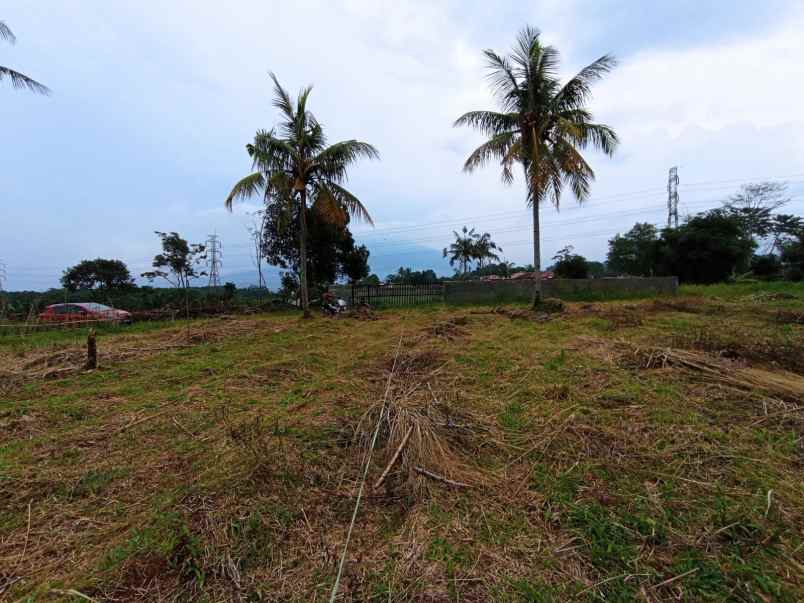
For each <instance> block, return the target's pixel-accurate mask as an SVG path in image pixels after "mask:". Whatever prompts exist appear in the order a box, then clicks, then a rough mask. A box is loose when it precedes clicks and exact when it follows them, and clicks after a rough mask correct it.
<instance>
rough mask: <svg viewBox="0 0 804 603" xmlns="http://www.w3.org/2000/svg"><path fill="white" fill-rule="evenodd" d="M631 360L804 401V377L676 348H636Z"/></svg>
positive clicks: (648, 366)
mask: <svg viewBox="0 0 804 603" xmlns="http://www.w3.org/2000/svg"><path fill="white" fill-rule="evenodd" d="M631 357H632V358H633V359H634V360H635V361H636V362H637V363H638V366H640V367H642V368H666V367H677V368H684V369H689V370H692V371H695V372H696V373H698V374H700V375H701V376H703V377H705V378H706V379H707V380H709V381H712V382H715V383H720V384H722V385H725V386H727V387H733V388H735V389H739V390H743V391H747V392H752V393H761V394H765V395H769V396H777V397H780V398H784V399H791V400H794V401H800V400H802V399H804V377H801V376H800V375H796V374H795V373H789V372H786V371H766V370H763V369H758V368H752V367H746V366H740V365H738V364H736V363H734V362H732V361H729V360H727V359H723V358H718V357H714V356H711V355H709V354H706V353H703V352H696V351H692V350H680V349H675V348H657V347H636V348H633V349H632V351H631Z"/></svg>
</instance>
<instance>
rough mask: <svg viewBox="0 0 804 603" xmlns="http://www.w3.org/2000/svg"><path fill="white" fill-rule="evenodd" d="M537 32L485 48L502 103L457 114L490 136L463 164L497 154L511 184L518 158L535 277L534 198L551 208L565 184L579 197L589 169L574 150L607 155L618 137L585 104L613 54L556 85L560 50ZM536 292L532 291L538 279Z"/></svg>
mask: <svg viewBox="0 0 804 603" xmlns="http://www.w3.org/2000/svg"><path fill="white" fill-rule="evenodd" d="M539 35H540V34H539V31H538V30H537V29H534V28H532V27H526V28H525V29H523V30H522V31H521V32H520V33H519V36H518V38H517V42H516V44H515V45H514V48H513V50H512V52H511V54H510V55H508V56H505V57H503V56H500V55H498V54H497V53H495V52H494V51H492V50H486V51H485V55H486V59H487V61H488V68H489V70H490V71H489V80H490V82H491V88H492V90H493V92H494V94H495V96H496V97H497V99H498V101H499V105H500V109H501V110H500V111H470V112H469V113H465V114H464V115H462V116H461V117H459V118H458V119H457V121H456V122H455V125H456V126H470V127H472V128H475V129H477V130H479V131H480V132H482V133H483V134H484V135H485V136H487V137H488V140H487V141H486V142H484V143H483V144H482V145H480V146H479V147H478V148H477V149H475V150H474V151H473V152H472V154H471V155H469V158H468V159H467V160H466V163H465V164H464V170H465V171H466V172H472V171H473V170H475V169H477V168H479V167H482V166H484V165H485V164H486V163H487V162H489V161H490V160H496V161H499V162H500V166H501V167H502V179H503V182H504V183H505V184H510V183H511V182H512V181H513V179H514V170H515V168H516V167H517V166H521V168H522V170H523V172H524V175H525V180H526V182H527V190H528V194H527V203H528V205H529V206H531V207H532V208H533V265H534V267H535V269H536V275H537V279H538V275H539V274H540V269H541V258H540V255H541V252H540V246H539V205H540V204H541V203H542V201H544V200H545V199H547V200H548V201H550V202H551V203H552V204H553V205H554V206H555V207H556V209H557V208H558V205H559V201H560V199H561V192H562V190H563V188H564V186H565V185H566V186H569V188H570V190H572V193H573V195H574V196H575V198H576V199H577V200H578V201H579V202H582V201H584V200H585V199H587V198H588V197H589V189H590V185H591V182H592V180H594V177H595V174H594V172H593V171H592V168H591V167H590V166H589V164H588V163H587V162H586V160H584V158H583V156H582V155H581V153H580V151H582V150H584V149H586V148H587V147H592V148H595V149H599V150H601V151H603V152H604V153H605V154H607V155H611V154H612V153H613V152H614V149H615V147H616V146H617V142H618V141H617V135H616V134H615V133H614V130H612V129H611V128H610V127H608V126H605V125H602V124H597V123H594V122H593V121H592V119H593V117H592V114H591V113H590V112H589V109H588V108H587V103H588V101H589V98H590V96H591V85H592V84H593V83H594V82H596V81H597V80H599V79H600V78H601V77H603V75H605V74H606V73H608V72H609V71H610V70H611V69H612V68H613V67H614V65H615V60H614V58H613V57H611V56H609V55H604V56H602V57H600V58H599V59H598V60H597V61H595V62H594V63H592V64H591V65H588V66H587V67H584V68H583V69H581V71H580V72H578V74H577V75H576V76H575V77H573V78H571V79H570V80H569V81H568V82H567V83H565V84H564V85H562V84H561V82H560V80H559V78H558V63H559V57H558V51H557V50H556V49H555V48H553V47H552V46H545V45H543V44H542V43H541V40H540V39H539ZM534 294H535V295H538V284H537V287H536V288H535V292H534ZM534 300H535V297H534Z"/></svg>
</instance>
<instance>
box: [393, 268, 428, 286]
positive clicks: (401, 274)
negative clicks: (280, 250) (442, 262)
mask: <svg viewBox="0 0 804 603" xmlns="http://www.w3.org/2000/svg"><path fill="white" fill-rule="evenodd" d="M440 280H441V279H439V278H438V275H437V274H436V273H435V272H434V271H433V270H431V269H429V268H428V269H427V270H413V269H411V268H402V267H400V268H399V270H398V271H397V272H396V273H395V274H389V275H388V276H387V277H385V282H386V283H388V284H390V285H426V284H429V283H437V282H440Z"/></svg>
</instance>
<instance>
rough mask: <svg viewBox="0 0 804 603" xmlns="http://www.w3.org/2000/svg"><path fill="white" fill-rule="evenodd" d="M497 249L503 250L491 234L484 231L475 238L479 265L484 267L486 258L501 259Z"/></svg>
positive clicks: (476, 257) (476, 256)
mask: <svg viewBox="0 0 804 603" xmlns="http://www.w3.org/2000/svg"><path fill="white" fill-rule="evenodd" d="M496 251H502V248H501V247H498V246H497V243H495V242H494V241H492V240H491V235H490V234H489V233H487V232H484V233H483V234H482V235H477V237H476V238H475V259H476V260H477V267H478V268H482V267H483V262H484V261H485V260H496V261H498V262H499V261H500V256H499V255H497V254H496V253H495V252H496Z"/></svg>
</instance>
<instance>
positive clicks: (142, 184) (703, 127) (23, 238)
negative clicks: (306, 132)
mask: <svg viewBox="0 0 804 603" xmlns="http://www.w3.org/2000/svg"><path fill="white" fill-rule="evenodd" d="M0 20H2V21H5V22H6V24H7V25H8V26H9V27H11V29H12V30H13V31H14V33H15V34H16V36H17V44H16V45H14V46H11V45H8V44H6V43H3V42H1V41H0V64H2V65H5V66H8V67H12V68H14V69H17V70H19V71H22V72H24V73H26V74H27V75H29V76H31V77H34V78H35V79H37V80H38V81H40V82H42V83H44V84H46V85H47V86H49V87H50V88H51V89H52V91H53V93H52V94H51V95H50V96H47V97H43V96H36V95H33V94H30V93H28V92H25V91H19V90H13V89H12V88H11V87H10V85H9V84H8V82H7V81H3V82H0V124H1V125H2V129H1V130H0V132H1V133H0V137H1V138H0V140H2V143H1V144H0V181H2V186H0V225H2V230H0V262H2V265H4V267H5V275H6V276H5V282H4V283H3V285H4V288H6V289H8V290H21V289H47V288H49V287H57V286H58V280H59V277H60V275H61V273H62V271H63V270H64V269H65V268H66V267H68V266H70V265H73V264H75V263H77V262H79V261H81V260H82V259H89V258H95V257H111V258H119V259H121V260H123V261H125V262H126V263H127V264H128V266H129V268H130V269H131V271H132V273H134V274H139V273H141V272H143V271H145V270H147V269H148V268H149V267H150V262H151V259H152V258H153V256H154V254H155V253H157V252H158V251H159V241H158V239H157V237H156V235H155V234H154V231H157V230H158V231H177V232H179V233H180V234H181V235H182V236H184V237H185V238H187V239H188V240H189V241H191V242H202V241H203V240H205V239H206V237H207V235H208V234H211V233H216V234H218V235H220V238H221V240H222V242H223V252H224V256H223V279H224V280H228V279H232V280H236V281H237V282H238V283H239V284H241V285H244V284H248V283H250V282H256V272H255V269H254V264H253V259H252V256H251V245H250V242H249V234H248V226H249V224H250V223H251V221H252V219H253V217H252V215H251V213H250V212H253V211H255V210H256V209H258V206H257V205H256V204H255V203H241V204H239V205H238V206H237V207H236V208H235V211H234V212H233V213H228V212H226V211H225V209H224V207H223V201H224V199H225V198H226V196H227V194H228V193H229V191H230V190H231V187H232V185H233V184H234V183H235V182H236V181H237V180H238V179H240V178H241V177H243V176H245V175H246V174H248V173H249V169H250V162H249V159H248V155H247V154H246V151H245V145H246V143H248V142H249V141H250V140H251V139H252V138H253V136H254V132H255V131H256V130H257V129H269V128H271V126H272V125H273V124H274V123H275V121H276V119H277V116H276V112H275V110H274V109H273V108H272V107H271V102H270V101H271V95H272V89H271V83H270V80H269V78H268V72H269V71H273V72H275V73H276V74H277V76H278V78H279V80H280V81H281V83H282V84H283V85H284V86H285V87H286V88H288V89H289V90H291V91H293V92H294V93H295V91H296V90H298V89H299V88H300V87H302V86H304V85H307V84H313V86H314V88H313V93H312V95H311V98H310V105H309V107H310V108H311V110H312V111H313V112H314V113H315V114H316V116H317V117H318V119H319V121H321V122H322V123H323V125H324V127H325V128H326V131H327V133H328V137H329V139H330V140H331V141H336V140H341V139H349V138H356V139H360V140H364V141H367V142H370V143H372V144H373V145H374V146H376V147H377V149H378V150H379V152H380V155H381V159H380V161H373V162H372V161H365V162H361V163H360V164H358V165H357V166H356V167H355V168H354V169H353V170H352V172H351V175H350V181H349V184H348V186H349V188H350V190H352V192H354V193H355V194H356V195H357V196H358V197H359V198H360V199H361V200H362V201H363V203H364V205H365V206H366V207H367V208H368V210H369V212H370V213H371V215H372V217H373V218H374V222H375V226H374V228H371V227H369V226H366V225H353V228H352V230H353V232H354V233H355V238H356V240H357V242H358V243H362V244H366V245H367V246H368V247H369V249H370V250H371V257H370V259H369V263H370V264H371V268H372V271H374V272H376V273H378V274H379V275H380V276H385V275H386V274H388V273H389V272H394V271H395V270H396V269H397V268H398V267H400V266H410V267H413V268H417V269H422V268H429V267H432V268H435V269H436V270H437V271H438V272H440V273H444V274H446V273H449V271H450V269H449V266H448V264H447V263H446V261H445V260H444V259H443V258H442V255H441V249H442V248H443V247H445V246H446V245H448V244H449V242H450V240H451V239H452V231H453V230H458V229H460V227H462V226H463V225H466V226H468V227H470V228H471V227H474V228H476V229H477V230H479V231H481V232H489V233H490V234H491V235H492V238H493V239H494V240H495V241H496V242H497V243H498V245H499V246H500V247H502V249H503V253H502V255H503V257H504V258H505V259H506V260H509V261H513V262H516V263H529V262H532V259H533V258H532V243H531V218H530V212H529V210H528V209H527V207H526V203H525V188H524V184H523V183H522V181H521V180H520V181H518V182H516V183H515V184H514V185H512V186H505V185H504V184H503V183H502V182H501V180H500V174H499V168H498V167H496V166H493V165H490V166H488V167H486V168H485V169H483V170H481V171H478V172H475V173H473V174H465V173H464V172H463V171H462V169H461V168H462V165H463V161H464V160H465V159H466V157H467V155H468V154H469V153H470V152H471V151H472V150H473V149H474V148H475V147H476V146H477V145H478V144H480V143H481V142H482V138H481V136H480V135H478V134H477V133H476V132H473V131H471V130H468V129H455V128H453V127H452V123H453V122H454V120H455V119H456V118H457V117H459V116H460V115H461V114H462V113H464V112H465V111H468V110H472V109H493V108H495V104H494V98H493V97H492V95H491V93H490V91H489V89H488V87H487V81H486V78H485V74H486V71H485V64H484V60H483V55H482V50H483V49H485V48H492V49H494V50H496V51H498V52H500V53H502V52H506V51H508V50H509V49H510V47H511V46H512V45H513V43H514V39H515V37H516V34H517V32H518V31H519V30H520V29H521V28H522V27H523V26H525V25H532V26H535V27H537V28H539V29H540V30H541V31H542V38H543V41H544V42H545V43H547V44H551V45H553V46H555V47H557V48H558V49H559V50H560V52H561V56H562V68H561V73H562V76H563V77H564V78H567V77H570V76H571V75H573V74H574V73H575V72H577V71H578V70H579V69H581V68H582V67H583V66H584V65H586V64H588V63H590V62H592V61H593V60H595V59H597V58H598V57H599V56H601V55H603V54H605V53H611V54H613V55H615V56H616V57H617V58H618V60H619V66H618V67H617V68H616V70H615V71H614V72H612V73H611V74H610V75H609V76H608V77H607V78H606V79H605V80H604V81H602V82H600V83H599V84H598V85H597V86H596V87H595V89H594V97H593V99H592V101H591V103H590V108H591V110H592V111H593V113H594V115H595V119H596V120H597V121H599V122H602V123H606V124H608V125H610V126H611V127H613V128H614V129H615V130H616V131H617V133H618V134H619V136H620V139H621V143H620V146H619V148H618V149H617V152H616V153H615V155H614V157H612V158H608V157H605V156H602V155H600V154H597V153H594V152H589V153H588V155H587V159H588V161H589V162H590V164H591V165H592V167H593V169H594V171H595V174H596V181H595V183H594V184H593V186H592V194H591V198H590V200H589V201H588V202H586V203H584V204H583V205H580V206H579V205H578V204H577V203H576V202H575V200H574V199H573V198H572V197H571V195H569V194H567V195H565V196H564V197H563V198H562V199H561V207H560V211H557V210H556V209H555V208H552V207H548V206H543V207H542V226H543V230H542V263H543V265H545V264H548V263H549V262H550V260H551V258H552V256H553V255H554V254H555V252H556V251H557V250H558V249H560V248H562V247H564V246H566V245H572V246H574V248H575V251H576V252H577V253H581V254H582V255H585V256H586V257H588V258H589V259H594V260H602V259H604V258H605V254H606V250H607V241H608V239H610V238H611V237H612V236H614V235H615V234H616V233H618V232H625V231H627V230H628V229H629V228H630V227H631V226H632V225H633V224H634V222H636V221H646V222H652V223H656V224H662V223H663V222H664V221H666V196H667V193H666V186H667V177H668V170H669V168H670V167H672V166H678V170H679V177H680V183H681V184H680V188H679V193H680V213H681V214H682V215H683V214H689V213H695V212H698V211H701V210H704V209H707V208H710V207H715V206H717V205H719V204H720V202H721V201H722V200H723V199H725V198H726V197H728V195H730V194H733V193H734V192H735V191H736V190H737V189H738V188H739V187H740V186H741V185H742V184H744V183H747V182H751V181H757V180H769V179H773V180H783V181H786V182H788V186H789V191H790V194H791V197H792V198H793V201H792V203H791V205H790V206H789V207H788V208H787V211H788V212H791V213H798V214H804V114H803V113H802V112H801V110H800V106H801V103H802V97H803V96H804V94H803V93H804V61H802V60H801V57H802V56H804V36H801V35H800V32H801V31H804V4H802V3H801V2H799V1H796V0H791V1H782V0H771V1H766V2H762V3H756V2H733V1H720V0H713V1H710V2H700V0H696V1H694V2H693V1H687V0H676V1H674V2H660V1H657V2H650V3H648V2H643V1H641V0H634V1H620V2H614V1H600V0H597V1H594V0H588V1H580V0H578V1H572V0H544V1H532V2H505V1H501V2H480V1H475V0H468V1H460V0H454V1H452V0H446V1H444V2H436V1H421V2H419V1H408V2H406V1H401V0H400V1H396V2H383V1H380V0H343V1H339V2H338V1H336V2H323V1H322V2H316V1H312V0H310V1H305V0H300V1H298V2H272V1H267V0H232V1H231V2H227V3H221V2H219V1H212V0H171V2H158V1H156V0H141V1H139V2H108V0H81V1H80V2H77V1H75V0H73V1H70V2H68V1H61V2H58V1H56V0H37V1H36V2H31V1H30V0H6V1H5V2H3V6H2V8H0ZM268 273H269V285H271V286H274V287H275V286H276V284H277V280H278V279H277V274H278V271H277V270H276V269H269V271H268ZM140 282H142V281H140Z"/></svg>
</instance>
